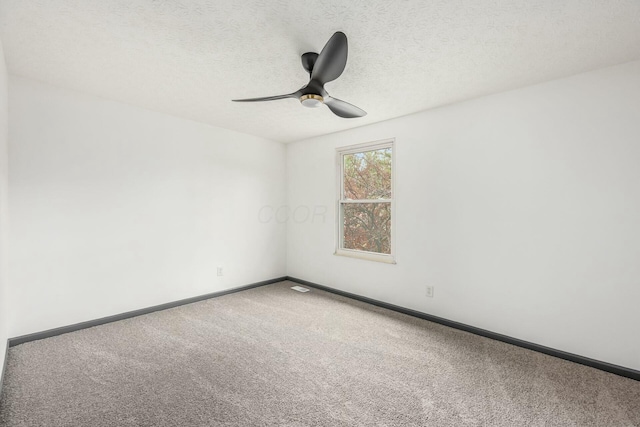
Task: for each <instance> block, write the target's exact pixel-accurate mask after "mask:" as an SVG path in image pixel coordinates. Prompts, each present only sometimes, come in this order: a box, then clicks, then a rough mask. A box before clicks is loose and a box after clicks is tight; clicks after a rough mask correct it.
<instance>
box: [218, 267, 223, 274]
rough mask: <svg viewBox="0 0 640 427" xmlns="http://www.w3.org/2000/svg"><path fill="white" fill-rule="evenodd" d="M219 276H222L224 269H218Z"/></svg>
mask: <svg viewBox="0 0 640 427" xmlns="http://www.w3.org/2000/svg"><path fill="white" fill-rule="evenodd" d="M218 276H222V267H218Z"/></svg>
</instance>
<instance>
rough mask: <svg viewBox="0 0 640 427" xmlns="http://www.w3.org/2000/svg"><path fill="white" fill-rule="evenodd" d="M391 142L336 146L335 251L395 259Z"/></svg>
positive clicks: (373, 257)
mask: <svg viewBox="0 0 640 427" xmlns="http://www.w3.org/2000/svg"><path fill="white" fill-rule="evenodd" d="M393 143H394V141H393V140H386V141H379V142H373V143H367V144H359V145H354V146H350V147H342V148H338V185H339V188H338V227H337V228H338V239H337V249H336V255H346V256H352V257H356V258H363V259H368V260H372V261H381V262H388V263H395V260H394V244H393V219H394V202H393V175H394V168H393V157H394V156H393Z"/></svg>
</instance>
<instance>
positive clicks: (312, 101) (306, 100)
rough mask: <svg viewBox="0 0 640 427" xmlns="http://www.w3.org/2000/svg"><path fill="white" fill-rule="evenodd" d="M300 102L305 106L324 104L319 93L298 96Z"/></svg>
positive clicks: (316, 106)
mask: <svg viewBox="0 0 640 427" xmlns="http://www.w3.org/2000/svg"><path fill="white" fill-rule="evenodd" d="M300 103H302V105H304V106H305V107H307V108H318V107H319V106H321V105H322V104H324V99H323V98H322V97H321V96H320V95H314V94H308V95H302V96H301V97H300Z"/></svg>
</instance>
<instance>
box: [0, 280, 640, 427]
mask: <svg viewBox="0 0 640 427" xmlns="http://www.w3.org/2000/svg"><path fill="white" fill-rule="evenodd" d="M293 285H294V284H293V283H290V282H283V283H278V284H275V285H269V286H264V287H261V288H256V289H252V290H248V291H243V292H240V293H235V294H231V295H226V296H224V297H220V298H215V299H211V300H207V301H203V302H199V303H195V304H190V305H187V306H182V307H178V308H174V309H170V310H166V311H162V312H156V313H152V314H148V315H145V316H141V317H136V318H132V319H128V320H123V321H120V322H116V323H110V324H107V325H102V326H98V327H95V328H91V329H85V330H82V331H78V332H74V333H70V334H66V335H61V336H58V337H54V338H49V339H46V340H41V341H36V342H32V343H27V344H22V345H19V346H17V347H13V348H11V349H10V352H9V359H8V369H7V372H6V377H5V385H4V389H3V394H2V400H1V402H0V424H1V425H3V426H92V427H101V426H108V427H113V426H217V425H220V426H224V425H229V426H231V425H233V426H236V425H240V426H266V425H282V426H373V425H377V426H418V425H420V426H425V425H426V426H467V425H469V426H477V425H482V426H488V425H500V426H525V425H526V426H542V425H545V426H572V425H575V426H640V382H637V381H634V380H631V379H627V378H623V377H619V376H616V375H613V374H609V373H605V372H602V371H598V370H596V369H592V368H588V367H585V366H582V365H578V364H574V363H571V362H567V361H564V360H560V359H556V358H554V357H551V356H546V355H543V354H540V353H536V352H533V351H529V350H525V349H521V348H518V347H514V346H511V345H509V344H505V343H501V342H498V341H493V340H490V339H487V338H482V337H479V336H475V335H472V334H469V333H466V332H462V331H458V330H455V329H450V328H447V327H445V326H441V325H438V324H434V323H430V322H427V321H424V320H420V319H415V318H412V317H409V316H405V315H402V314H398V313H395V312H390V311H387V310H385V309H381V308H378V307H374V306H370V305H368V304H364V303H360V302H357V301H353V300H350V299H347V298H343V297H339V296H335V295H332V294H328V293H325V292H322V291H318V290H312V291H311V292H308V293H306V294H302V293H298V292H295V291H292V290H290V289H289V287H290V286H293Z"/></svg>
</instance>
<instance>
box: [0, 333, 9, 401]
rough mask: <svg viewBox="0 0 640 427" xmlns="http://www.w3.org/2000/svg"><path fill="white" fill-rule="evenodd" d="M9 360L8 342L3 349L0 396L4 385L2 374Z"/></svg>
mask: <svg viewBox="0 0 640 427" xmlns="http://www.w3.org/2000/svg"><path fill="white" fill-rule="evenodd" d="M8 358H9V340H7V346H6V347H5V349H4V362H3V363H2V372H0V396H2V385H3V384H4V372H5V371H6V370H7V359H8Z"/></svg>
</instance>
